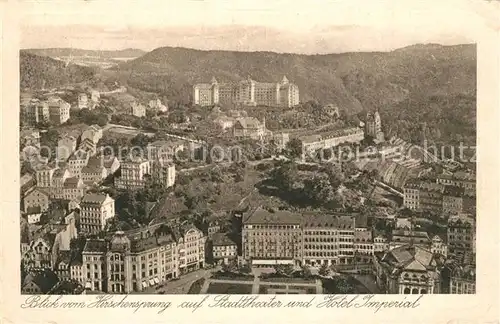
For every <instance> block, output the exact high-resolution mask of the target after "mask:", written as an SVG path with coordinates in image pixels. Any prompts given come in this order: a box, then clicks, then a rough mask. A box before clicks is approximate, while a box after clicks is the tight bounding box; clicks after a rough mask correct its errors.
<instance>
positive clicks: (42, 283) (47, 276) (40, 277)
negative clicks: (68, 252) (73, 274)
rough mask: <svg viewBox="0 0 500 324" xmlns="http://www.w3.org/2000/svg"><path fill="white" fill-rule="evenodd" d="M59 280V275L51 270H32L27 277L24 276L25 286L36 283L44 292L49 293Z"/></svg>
mask: <svg viewBox="0 0 500 324" xmlns="http://www.w3.org/2000/svg"><path fill="white" fill-rule="evenodd" d="M57 282H58V278H57V275H56V274H55V273H54V272H53V271H50V270H44V271H37V272H30V273H29V274H28V275H27V276H26V278H24V282H23V287H25V286H26V285H28V284H29V283H34V284H35V285H37V286H38V287H39V288H40V290H41V292H42V293H44V294H45V293H47V292H49V291H50V289H52V287H54V286H55V285H56V284H57Z"/></svg>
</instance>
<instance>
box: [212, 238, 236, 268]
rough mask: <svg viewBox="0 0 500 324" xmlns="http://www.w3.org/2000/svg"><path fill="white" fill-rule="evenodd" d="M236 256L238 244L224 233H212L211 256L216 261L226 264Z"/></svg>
mask: <svg viewBox="0 0 500 324" xmlns="http://www.w3.org/2000/svg"><path fill="white" fill-rule="evenodd" d="M237 257H238V245H237V244H236V242H235V241H234V240H233V239H232V238H231V237H230V236H229V235H228V234H226V233H214V234H213V235H212V258H213V259H214V261H215V262H216V263H224V264H228V263H229V262H230V261H231V260H234V259H236V258H237Z"/></svg>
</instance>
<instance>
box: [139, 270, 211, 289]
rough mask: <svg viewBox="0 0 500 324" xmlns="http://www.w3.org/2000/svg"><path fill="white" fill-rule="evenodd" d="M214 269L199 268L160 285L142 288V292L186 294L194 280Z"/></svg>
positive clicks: (207, 275) (205, 275)
mask: <svg viewBox="0 0 500 324" xmlns="http://www.w3.org/2000/svg"><path fill="white" fill-rule="evenodd" d="M212 271H214V269H200V270H196V271H193V272H190V273H187V274H185V275H182V276H180V277H179V279H178V280H171V281H167V282H166V283H164V284H162V285H158V286H155V287H149V288H147V289H146V290H143V291H142V292H141V293H142V294H159V293H164V294H167V295H169V294H174V295H182V294H187V293H188V291H189V288H190V287H191V285H192V284H193V282H195V281H196V280H198V279H200V278H209V277H210V274H211V272H212Z"/></svg>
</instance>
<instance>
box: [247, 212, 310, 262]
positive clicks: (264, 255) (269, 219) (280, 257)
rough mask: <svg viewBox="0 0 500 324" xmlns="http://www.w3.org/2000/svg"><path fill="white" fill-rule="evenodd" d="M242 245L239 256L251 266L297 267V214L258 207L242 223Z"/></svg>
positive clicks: (299, 237)
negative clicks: (241, 253) (279, 265)
mask: <svg viewBox="0 0 500 324" xmlns="http://www.w3.org/2000/svg"><path fill="white" fill-rule="evenodd" d="M242 244H243V257H244V258H245V259H246V260H247V261H249V262H251V264H252V266H270V265H274V264H292V265H300V264H301V262H302V229H301V215H299V214H295V213H291V212H288V211H276V212H269V211H267V210H265V209H263V208H260V207H259V208H257V209H255V210H254V211H252V212H251V213H250V214H249V215H247V217H246V218H245V219H244V220H243V229H242Z"/></svg>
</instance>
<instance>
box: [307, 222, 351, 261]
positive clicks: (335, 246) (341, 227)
mask: <svg viewBox="0 0 500 324" xmlns="http://www.w3.org/2000/svg"><path fill="white" fill-rule="evenodd" d="M301 226H302V227H303V229H302V230H303V232H302V237H303V252H302V260H301V262H302V263H304V264H307V265H311V266H320V265H323V264H325V265H328V266H330V265H336V264H350V263H352V261H353V258H354V232H355V217H354V216H349V215H338V214H335V215H333V214H312V215H306V216H305V217H304V218H303V220H302V224H301Z"/></svg>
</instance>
